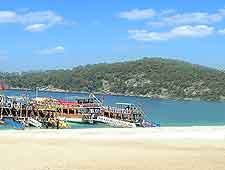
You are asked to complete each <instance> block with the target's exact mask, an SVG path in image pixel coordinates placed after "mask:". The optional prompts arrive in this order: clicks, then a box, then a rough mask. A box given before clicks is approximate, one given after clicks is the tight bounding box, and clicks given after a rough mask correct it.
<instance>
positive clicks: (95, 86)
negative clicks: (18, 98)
mask: <svg viewBox="0 0 225 170" xmlns="http://www.w3.org/2000/svg"><path fill="white" fill-rule="evenodd" d="M0 79H3V80H5V82H6V83H7V84H8V85H9V86H10V87H17V88H29V89H34V88H35V87H51V88H58V89H63V90H70V91H94V92H102V93H116V94H125V95H142V96H148V97H155V98H181V99H183V98H195V99H199V98H200V99H207V100H208V99H210V100H218V99H223V98H224V97H225V73H224V72H222V71H218V70H215V69H211V68H207V67H203V66H199V65H193V64H190V63H187V62H182V61H178V60H171V59H162V58H144V59H141V60H137V61H128V62H121V63H113V64H95V65H86V66H79V67H75V68H73V69H72V70H49V71H43V72H24V73H1V75H0Z"/></svg>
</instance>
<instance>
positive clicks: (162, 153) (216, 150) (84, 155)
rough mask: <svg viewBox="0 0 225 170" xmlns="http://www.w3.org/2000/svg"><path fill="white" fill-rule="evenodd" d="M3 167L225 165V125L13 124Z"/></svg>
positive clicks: (220, 168) (135, 169)
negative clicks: (102, 126)
mask: <svg viewBox="0 0 225 170" xmlns="http://www.w3.org/2000/svg"><path fill="white" fill-rule="evenodd" d="M0 151H1V156H0V170H148V169H152V170H199V169H202V170H214V169H215V170H224V169H225V161H224V160H225V127H223V126H220V127H177V128H175V127H169V128H166V127H164V128H155V129H140V128H137V129H110V128H107V129H74V130H25V131H16V130H7V131H1V132H0Z"/></svg>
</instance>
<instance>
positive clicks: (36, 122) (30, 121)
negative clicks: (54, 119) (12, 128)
mask: <svg viewBox="0 0 225 170" xmlns="http://www.w3.org/2000/svg"><path fill="white" fill-rule="evenodd" d="M28 124H30V125H32V126H34V127H37V128H41V127H42V124H41V123H40V122H38V121H37V120H35V119H33V118H31V117H30V118H28Z"/></svg>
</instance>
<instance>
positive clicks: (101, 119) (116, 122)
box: [96, 116, 136, 128]
mask: <svg viewBox="0 0 225 170" xmlns="http://www.w3.org/2000/svg"><path fill="white" fill-rule="evenodd" d="M96 121H98V122H101V123H106V124H108V125H110V126H113V127H122V128H135V127H136V125H135V123H130V122H126V121H123V120H118V119H113V118H108V117H105V116H98V117H97V120H96Z"/></svg>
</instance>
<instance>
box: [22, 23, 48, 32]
mask: <svg viewBox="0 0 225 170" xmlns="http://www.w3.org/2000/svg"><path fill="white" fill-rule="evenodd" d="M46 28H48V25H46V24H33V25H28V26H26V28H25V30H26V31H29V32H38V31H43V30H45V29H46Z"/></svg>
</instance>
